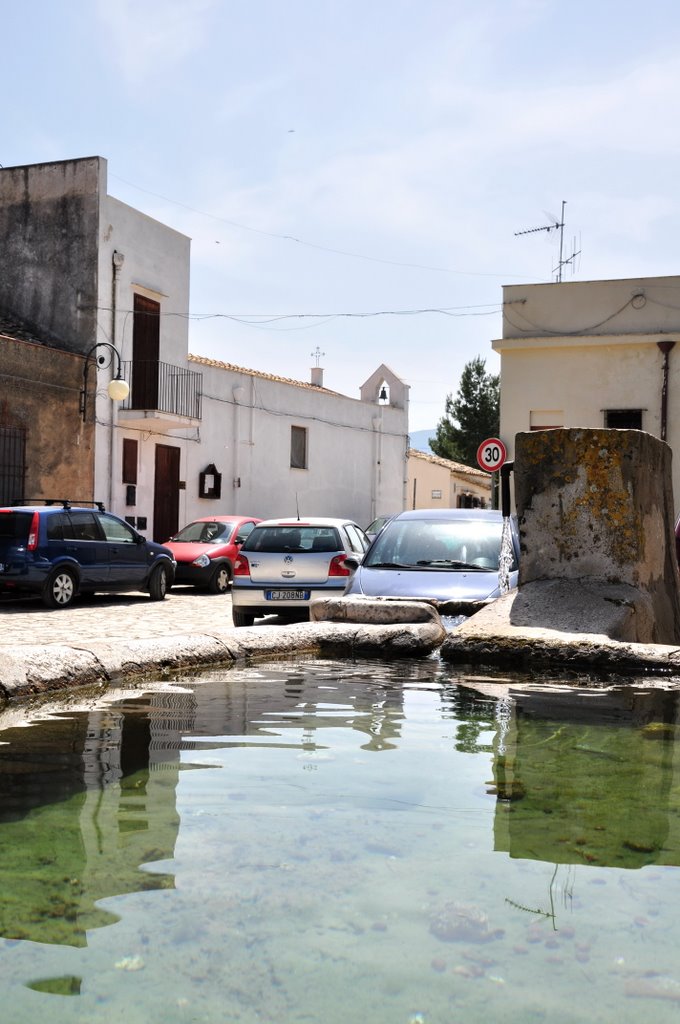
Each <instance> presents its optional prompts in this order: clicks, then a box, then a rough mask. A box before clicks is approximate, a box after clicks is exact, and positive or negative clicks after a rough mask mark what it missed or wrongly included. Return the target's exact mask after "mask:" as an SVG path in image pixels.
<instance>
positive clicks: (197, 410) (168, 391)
mask: <svg viewBox="0 0 680 1024" xmlns="http://www.w3.org/2000/svg"><path fill="white" fill-rule="evenodd" d="M123 376H124V377H125V379H126V381H127V382H128V383H129V385H130V394H129V395H128V397H127V398H126V399H125V401H124V402H122V404H121V408H123V409H155V410H156V411H157V412H167V413H172V414H174V415H176V416H187V417H189V418H191V419H197V420H200V418H201V399H202V391H203V374H202V373H196V372H195V371H194V370H186V369H185V368H184V367H183V366H173V365H171V364H170V363H161V362H159V361H158V360H156V359H146V360H144V359H134V360H133V361H132V362H124V363H123Z"/></svg>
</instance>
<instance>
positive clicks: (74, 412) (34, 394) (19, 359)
mask: <svg viewBox="0 0 680 1024" xmlns="http://www.w3.org/2000/svg"><path fill="white" fill-rule="evenodd" d="M82 383H83V360H82V358H81V357H79V356H75V355H73V354H71V353H68V352H64V351H62V350H60V349H56V348H50V347H49V346H46V345H40V344H35V343H32V342H25V341H19V340H15V339H12V338H7V337H3V336H0V396H1V397H0V426H1V427H18V428H21V429H23V430H25V431H26V478H25V488H24V495H23V497H24V498H71V499H74V500H91V499H93V498H96V497H97V495H93V493H92V490H93V487H94V459H93V450H92V445H93V423H92V417H91V416H90V418H89V422H88V423H83V421H82V418H81V416H80V411H79V404H80V389H81V387H82ZM16 497H21V496H20V495H16ZM10 500H11V499H10Z"/></svg>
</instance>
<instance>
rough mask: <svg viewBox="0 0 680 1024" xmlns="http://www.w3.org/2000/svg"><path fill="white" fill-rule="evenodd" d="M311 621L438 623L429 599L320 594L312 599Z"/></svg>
mask: <svg viewBox="0 0 680 1024" xmlns="http://www.w3.org/2000/svg"><path fill="white" fill-rule="evenodd" d="M310 616H311V619H312V621H313V622H355V623H363V624H366V625H368V624H373V625H395V624H399V623H411V624H414V623H421V622H429V623H434V624H437V623H439V624H440V625H441V619H440V617H439V613H438V612H437V610H436V608H435V607H434V606H433V605H432V604H431V603H430V602H428V601H414V600H412V599H409V598H401V597H355V596H351V597H323V598H317V599H316V600H315V601H312V604H311V610H310Z"/></svg>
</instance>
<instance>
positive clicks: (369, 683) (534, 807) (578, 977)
mask: <svg viewBox="0 0 680 1024" xmlns="http://www.w3.org/2000/svg"><path fill="white" fill-rule="evenodd" d="M466 682H467V683H468V685H462V684H463V683H466ZM490 682H493V681H490ZM488 684H489V681H487V685H486V686H485V690H486V695H485V694H483V693H477V692H475V691H474V690H473V689H471V687H470V685H469V681H466V680H464V679H461V680H458V678H457V677H456V675H455V673H452V672H451V671H450V669H449V668H445V667H443V666H441V665H440V664H439V663H438V662H437V661H435V660H429V661H427V662H423V663H419V664H418V665H411V664H410V663H409V664H391V665H384V664H382V663H380V664H379V663H373V662H367V663H360V664H352V663H340V662H324V661H320V662H283V663H276V664H272V665H269V666H259V667H257V668H253V669H248V670H236V671H231V672H223V673H221V674H214V675H212V676H208V677H205V678H204V679H202V680H187V681H185V682H184V683H183V685H182V686H181V687H180V686H176V687H173V686H172V685H164V686H159V687H158V688H157V689H156V690H155V691H153V692H151V691H149V692H140V693H139V694H138V695H136V696H135V695H128V696H126V697H125V698H124V699H120V700H118V701H117V700H116V696H115V692H113V693H111V694H110V696H109V697H108V698H107V700H106V701H102V702H101V704H98V705H97V706H96V707H91V708H89V709H88V710H87V711H86V712H84V713H81V712H78V711H72V712H70V713H69V715H68V717H67V718H66V719H64V720H58V721H57V723H56V724H55V723H54V722H49V723H43V724H36V725H33V726H31V727H30V728H22V729H15V730H10V731H5V732H2V733H0V740H6V741H8V742H7V745H6V746H0V768H3V769H4V771H3V773H2V775H1V776H0V791H2V792H4V799H3V801H2V806H3V807H4V811H0V852H2V853H3V854H4V853H6V852H8V851H10V850H13V853H12V855H11V856H10V857H9V858H6V859H4V865H3V858H2V857H0V883H1V884H2V887H3V893H4V894H10V895H11V898H12V900H13V906H12V909H11V912H10V911H8V912H7V913H6V914H5V916H4V917H2V918H0V929H1V930H2V936H3V937H2V938H0V992H1V993H2V996H3V1004H4V1007H5V1008H6V1012H5V1016H6V1018H7V1019H8V1020H12V1024H23V1022H24V1021H25V1022H27V1024H28V1022H29V1021H31V1022H33V1021H34V1020H35V1019H36V1016H38V1015H39V1014H40V1013H41V1012H47V1013H49V1015H50V1017H51V1019H52V1021H54V1024H61V1022H64V1024H71V1022H74V1024H75V1022H78V1024H80V1022H83V1021H87V1022H88V1024H91V1022H94V1024H99V1022H101V1024H108V1022H109V1021H112V1020H119V1019H124V1020H125V1021H126V1024H138V1022H139V1024H141V1022H142V1021H144V1022H145V1024H146V1022H148V1021H149V1020H163V1022H164V1024H165V1022H171V1024H174V1022H175V1021H177V1022H179V1021H187V1020H188V1021H208V1022H215V1024H221V1022H222V1021H224V1020H233V1021H244V1022H251V1021H252V1022H253V1024H255V1022H261V1021H262V1020H276V1021H277V1022H281V1024H302V1022H307V1024H309V1022H317V1021H318V1022H319V1024H321V1022H323V1024H336V1022H337V1024H346V1021H347V1019H348V1018H356V1019H361V1020H367V1021H371V1024H383V1022H385V1024H387V1022H390V1024H392V1022H394V1021H404V1022H409V1021H423V1022H425V1024H428V1022H433V1024H434V1022H439V1021H441V1022H442V1024H448V1022H449V1021H451V1020H456V1019H464V1020H466V1021H467V1022H471V1024H476V1022H481V1021H484V1022H487V1021H488V1020H489V1019H498V1020H503V1021H504V1022H512V1024H525V1022H527V1021H534V1020H535V1021H540V1020H550V1021H551V1024H553V1022H557V1024H563V1022H564V1024H573V1022H577V1021H583V1022H585V1021H588V1022H589V1024H590V1022H595V1024H605V1022H606V1024H610V1022H611V1021H612V1020H617V1022H622V1024H628V1022H630V1024H632V1022H633V1021H635V1022H636V1024H639V1021H640V1020H641V1019H648V1018H650V1017H651V1016H652V1015H653V1017H654V1019H655V1021H656V1022H661V1024H665V1022H666V1021H671V1020H673V1021H674V1020H675V1019H676V1018H677V1013H678V999H679V998H680V971H679V970H678V968H677V965H676V963H675V949H676V947H677V945H678V941H680V926H679V925H678V923H677V922H676V919H675V914H674V907H675V906H676V905H677V902H678V899H679V898H680V875H679V872H678V867H677V865H678V863H680V822H679V815H678V810H677V808H678V807H680V801H679V799H678V798H679V797H680V780H679V779H678V778H677V770H676V768H675V765H676V763H677V761H678V751H676V749H675V742H674V732H673V729H670V730H668V729H666V730H665V731H664V733H663V737H662V738H661V737H660V733H659V735H658V736H657V737H655V742H653V743H650V742H649V739H648V738H647V737H648V733H649V729H648V726H649V724H650V723H654V722H661V723H664V724H665V725H670V726H674V723H675V722H676V721H677V720H678V717H679V716H678V695H677V693H676V692H674V691H672V690H671V691H666V692H662V691H658V692H654V691H650V692H643V691H640V690H638V689H635V688H633V687H628V688H625V689H622V690H615V689H611V690H607V691H605V690H602V691H601V692H600V691H597V690H596V689H592V688H591V689H589V690H588V691H587V692H586V691H578V690H576V689H573V688H572V689H568V688H566V687H565V688H554V692H553V693H549V692H548V691H546V690H545V689H541V688H540V687H536V688H532V687H531V686H530V685H528V683H527V682H526V681H522V680H517V681H516V685H515V687H514V688H512V689H511V690H510V692H509V693H508V689H507V686H506V687H504V688H503V690H502V691H501V692H502V693H503V697H502V698H499V699H495V698H494V696H493V695H489V685H488ZM1 726H2V720H1V718H0V728H1ZM198 768H201V769H204V770H201V771H198V770H196V769H198ZM490 780H491V784H489V783H490ZM18 925H21V929H20V928H19V927H18ZM20 931H21V934H19V932H20ZM69 978H73V979H77V980H78V981H79V998H78V999H77V1000H71V999H61V1000H55V999H54V998H53V996H54V995H55V994H68V992H61V991H60V985H62V984H63V987H64V989H68V979H69ZM36 979H39V980H38V981H36ZM51 985H54V987H52V988H51V987H50V986H51Z"/></svg>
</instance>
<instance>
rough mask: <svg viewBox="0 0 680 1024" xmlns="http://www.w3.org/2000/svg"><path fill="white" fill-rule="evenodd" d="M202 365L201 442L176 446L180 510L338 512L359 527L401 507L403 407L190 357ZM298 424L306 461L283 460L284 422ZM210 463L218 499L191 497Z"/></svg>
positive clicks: (287, 432)
mask: <svg viewBox="0 0 680 1024" xmlns="http://www.w3.org/2000/svg"><path fill="white" fill-rule="evenodd" d="M190 365H191V366H192V368H194V369H196V370H200V371H201V372H202V373H203V374H204V395H203V422H202V424H201V444H200V446H198V445H191V444H190V445H188V446H187V449H186V460H187V461H186V466H187V489H186V491H185V492H184V493H183V495H182V501H183V502H184V503H185V518H186V519H187V520H188V519H191V518H193V517H194V516H196V515H207V514H209V513H210V512H215V511H219V512H221V513H222V514H232V513H233V514H237V513H243V514H250V515H256V516H259V517H261V518H267V517H271V516H279V515H291V514H294V513H295V511H296V508H297V507H299V510H300V514H301V515H326V516H347V517H349V518H351V519H354V520H356V521H357V522H358V523H359V524H360V525H362V526H366V525H368V523H369V522H371V520H372V519H373V518H374V517H375V516H376V515H377V514H379V513H381V512H383V511H384V510H385V509H387V510H392V509H394V510H395V511H399V510H401V509H402V508H403V507H404V496H405V488H406V448H407V442H408V408H407V407H405V408H394V407H389V406H378V405H377V404H374V403H370V402H363V401H360V400H358V399H354V398H350V397H348V396H345V395H339V394H337V393H334V392H331V391H328V390H325V389H323V388H314V387H311V386H307V385H305V384H304V383H301V382H293V381H284V380H282V379H280V378H274V377H270V376H268V375H266V374H259V373H256V372H249V371H247V370H239V369H237V368H232V367H229V366H228V365H227V364H219V363H217V362H215V361H213V360H204V359H200V358H198V357H192V358H191V361H190ZM292 426H298V427H302V428H305V429H306V430H307V442H308V448H307V452H308V463H307V468H306V469H292V468H291V466H290V443H291V427H292ZM211 463H214V464H215V466H216V467H217V469H218V470H219V471H220V472H221V473H222V496H221V500H219V501H217V500H215V499H200V498H198V497H197V490H198V474H199V473H200V471H201V470H203V469H205V467H206V465H209V464H211Z"/></svg>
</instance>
